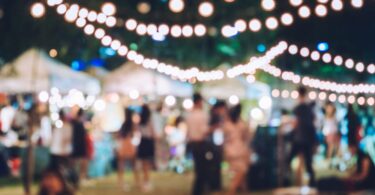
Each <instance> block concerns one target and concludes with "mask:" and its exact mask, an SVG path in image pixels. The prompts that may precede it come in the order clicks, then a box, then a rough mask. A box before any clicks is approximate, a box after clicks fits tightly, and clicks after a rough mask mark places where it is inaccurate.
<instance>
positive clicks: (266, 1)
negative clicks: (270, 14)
mask: <svg viewBox="0 0 375 195" xmlns="http://www.w3.org/2000/svg"><path fill="white" fill-rule="evenodd" d="M261 6H262V8H263V9H264V10H266V11H272V10H274V9H275V7H276V3H275V1H274V0H262V1H261Z"/></svg>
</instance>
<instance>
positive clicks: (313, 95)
mask: <svg viewBox="0 0 375 195" xmlns="http://www.w3.org/2000/svg"><path fill="white" fill-rule="evenodd" d="M316 97H317V95H316V92H315V91H311V92H310V93H309V98H310V99H311V100H315V99H316Z"/></svg>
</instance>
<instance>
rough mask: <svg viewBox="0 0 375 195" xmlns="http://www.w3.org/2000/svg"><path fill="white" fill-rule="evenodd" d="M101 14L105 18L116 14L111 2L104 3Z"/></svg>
mask: <svg viewBox="0 0 375 195" xmlns="http://www.w3.org/2000/svg"><path fill="white" fill-rule="evenodd" d="M102 12H103V13H104V14H105V15H107V16H112V15H114V14H115V13H116V6H115V5H114V4H113V3H111V2H106V3H104V4H103V5H102Z"/></svg>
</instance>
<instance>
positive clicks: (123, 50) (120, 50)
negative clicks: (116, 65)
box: [117, 45, 129, 56]
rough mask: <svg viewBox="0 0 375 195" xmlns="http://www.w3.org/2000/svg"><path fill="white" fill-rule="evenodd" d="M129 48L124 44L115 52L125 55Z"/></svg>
mask: <svg viewBox="0 0 375 195" xmlns="http://www.w3.org/2000/svg"><path fill="white" fill-rule="evenodd" d="M128 51H129V49H128V48H127V47H126V46H124V45H123V46H121V47H120V48H119V49H118V50H117V52H118V54H119V55H120V56H125V55H126V54H127V53H128Z"/></svg>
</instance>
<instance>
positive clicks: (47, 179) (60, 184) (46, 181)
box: [38, 169, 73, 195]
mask: <svg viewBox="0 0 375 195" xmlns="http://www.w3.org/2000/svg"><path fill="white" fill-rule="evenodd" d="M38 195H73V192H72V191H71V190H70V189H69V188H68V185H67V184H66V182H65V180H64V177H63V175H62V174H61V173H60V172H59V171H57V170H54V169H49V170H46V171H45V172H44V173H43V175H42V179H41V181H40V187H39V192H38Z"/></svg>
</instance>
